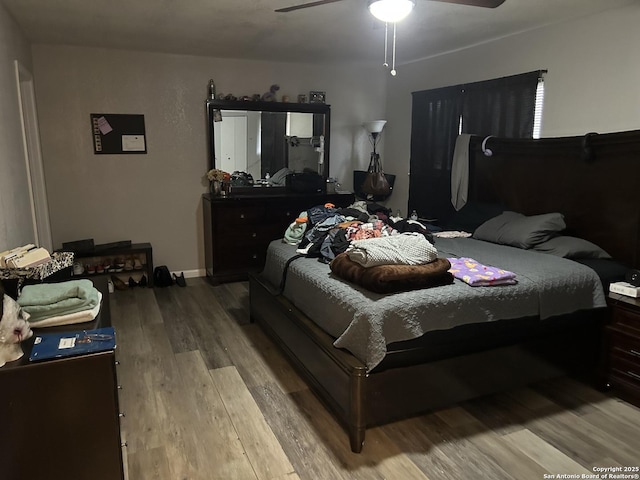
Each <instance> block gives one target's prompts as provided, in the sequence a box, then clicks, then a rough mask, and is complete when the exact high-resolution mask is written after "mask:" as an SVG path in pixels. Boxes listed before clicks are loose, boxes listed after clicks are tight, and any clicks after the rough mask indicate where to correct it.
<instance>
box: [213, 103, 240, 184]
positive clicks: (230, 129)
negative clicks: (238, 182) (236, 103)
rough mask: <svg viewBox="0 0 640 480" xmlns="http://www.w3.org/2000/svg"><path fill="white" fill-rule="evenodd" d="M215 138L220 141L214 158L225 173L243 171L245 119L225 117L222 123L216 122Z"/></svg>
mask: <svg viewBox="0 0 640 480" xmlns="http://www.w3.org/2000/svg"><path fill="white" fill-rule="evenodd" d="M214 126H215V128H216V138H219V139H220V141H219V142H217V143H216V147H218V148H219V149H220V151H219V152H216V157H217V159H218V161H219V162H220V167H219V168H221V169H222V170H224V171H225V172H229V173H231V172H235V171H241V172H243V171H245V170H246V168H247V117H246V116H227V117H225V119H224V121H223V122H217V123H216V124H215V125H214ZM216 149H217V148H216Z"/></svg>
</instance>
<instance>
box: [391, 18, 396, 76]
mask: <svg viewBox="0 0 640 480" xmlns="http://www.w3.org/2000/svg"><path fill="white" fill-rule="evenodd" d="M390 73H391V75H393V76H394V77H395V76H396V73H398V72H396V24H395V22H394V23H393V50H392V52H391V72H390Z"/></svg>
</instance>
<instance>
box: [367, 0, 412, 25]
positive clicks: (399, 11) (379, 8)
mask: <svg viewBox="0 0 640 480" xmlns="http://www.w3.org/2000/svg"><path fill="white" fill-rule="evenodd" d="M368 4H369V11H370V12H371V14H372V15H373V16H374V17H376V18H377V19H379V20H382V21H383V22H388V23H396V22H399V21H400V20H402V19H404V18H405V17H406V16H407V15H409V14H410V13H411V11H412V10H413V7H415V5H416V0H368Z"/></svg>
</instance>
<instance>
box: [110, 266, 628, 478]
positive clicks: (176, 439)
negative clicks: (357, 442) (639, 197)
mask: <svg viewBox="0 0 640 480" xmlns="http://www.w3.org/2000/svg"><path fill="white" fill-rule="evenodd" d="M110 300H111V308H112V317H113V318H112V320H113V324H114V326H115V327H116V331H117V335H118V348H117V351H116V354H117V358H118V360H119V361H120V365H119V366H118V379H119V383H120V384H121V385H122V390H121V391H120V407H121V410H122V411H123V412H125V414H126V416H125V417H124V418H122V423H121V425H122V437H123V441H126V442H127V444H128V446H127V447H125V450H126V451H125V461H126V463H127V465H126V467H127V470H128V478H129V479H130V480H146V479H154V480H187V479H188V480H197V479H203V480H204V479H206V480H212V479H220V480H234V479H247V480H249V479H251V480H285V479H286V480H318V479H330V480H337V479H366V480H369V479H398V480H409V479H416V480H427V479H428V480H459V479H484V478H487V479H496V480H501V479H503V480H511V479H513V480H529V479H531V480H538V479H543V478H562V477H559V475H578V476H579V477H580V478H589V477H588V475H590V474H594V473H595V472H594V470H593V469H594V468H597V467H636V466H638V465H640V409H638V408H636V407H634V406H632V405H630V404H627V403H625V402H623V401H621V400H618V399H617V398H615V397H611V396H608V395H606V394H603V393H601V392H598V391H596V390H593V389H591V388H590V387H588V386H585V385H583V384H581V383H578V382H576V381H575V380H572V379H569V378H560V379H556V380H553V381H548V382H544V383H540V384H536V385H532V386H530V387H528V388H523V389H520V390H516V391H511V392H507V393H504V394H499V395H492V396H488V397H483V398H480V399H476V400H473V401H469V402H465V403H463V404H460V405H452V406H451V407H450V408H448V409H444V410H440V411H436V412H431V413H429V414H426V415H422V416H419V417H415V418H411V419H407V420H403V421H399V422H395V423H392V424H388V425H384V426H381V427H377V428H373V429H370V430H368V431H367V434H366V443H365V446H364V449H363V452H362V453H361V454H359V455H357V454H353V453H351V450H350V449H349V442H348V438H347V435H346V433H345V432H344V430H343V429H342V428H341V427H340V425H338V424H337V422H336V421H335V420H334V418H333V417H332V415H331V414H330V413H329V412H328V411H327V410H326V409H325V408H324V407H323V405H322V404H321V403H320V401H319V400H318V399H317V397H316V396H315V395H314V394H313V393H312V392H311V391H310V390H309V389H308V387H307V385H306V384H305V382H304V381H303V380H302V379H301V378H300V377H299V376H298V375H297V373H296V372H295V371H294V370H293V368H292V367H291V366H290V365H289V363H288V362H287V361H286V359H285V358H284V357H283V356H282V354H281V353H280V351H279V350H278V348H277V347H276V346H275V345H274V344H273V343H272V342H271V341H270V340H269V339H268V338H267V337H266V335H265V334H264V333H263V332H262V330H261V329H260V327H259V326H257V325H255V324H251V323H250V322H249V292H248V284H247V283H246V282H238V283H231V284H225V285H220V286H215V287H214V286H212V285H210V284H209V283H207V281H206V280H204V279H200V278H198V279H187V287H186V288H180V287H178V286H173V287H168V288H156V289H147V288H133V289H130V290H127V291H116V293H114V294H112V295H111V296H110ZM632 473H639V472H637V471H636V472H632ZM545 475H554V476H555V477H551V476H546V477H545ZM582 475H585V476H584V477H583V476H582ZM565 478H570V477H565ZM601 478H603V477H601ZM636 478H638V477H636Z"/></svg>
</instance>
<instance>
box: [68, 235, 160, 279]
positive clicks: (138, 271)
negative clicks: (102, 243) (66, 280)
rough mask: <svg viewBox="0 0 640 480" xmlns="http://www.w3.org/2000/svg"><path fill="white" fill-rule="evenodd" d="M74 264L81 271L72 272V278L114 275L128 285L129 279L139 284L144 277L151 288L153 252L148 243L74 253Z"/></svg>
mask: <svg viewBox="0 0 640 480" xmlns="http://www.w3.org/2000/svg"><path fill="white" fill-rule="evenodd" d="M76 262H79V263H81V264H82V266H83V271H82V273H75V272H74V274H73V277H74V278H92V277H96V276H104V275H107V276H111V275H115V276H117V277H118V278H120V279H121V280H122V281H123V282H124V283H128V280H129V277H132V278H133V279H134V280H135V281H136V282H139V281H140V279H141V278H142V276H143V275H145V276H146V278H147V286H149V287H153V250H152V248H151V244H150V243H133V244H131V245H129V246H127V247H117V248H110V249H106V250H99V251H94V252H90V253H76V254H75V258H74V264H75V263H76Z"/></svg>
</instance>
